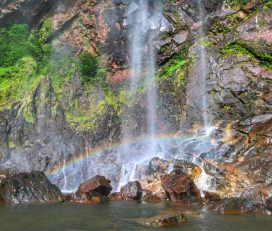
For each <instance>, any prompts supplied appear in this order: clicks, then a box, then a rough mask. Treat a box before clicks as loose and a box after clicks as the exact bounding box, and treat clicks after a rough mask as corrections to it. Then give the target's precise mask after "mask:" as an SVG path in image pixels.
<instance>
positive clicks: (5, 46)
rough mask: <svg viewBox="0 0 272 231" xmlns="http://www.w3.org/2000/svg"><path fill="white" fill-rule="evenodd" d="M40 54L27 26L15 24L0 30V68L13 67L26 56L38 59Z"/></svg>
mask: <svg viewBox="0 0 272 231" xmlns="http://www.w3.org/2000/svg"><path fill="white" fill-rule="evenodd" d="M39 53H40V49H39V45H38V43H37V40H36V39H35V38H34V36H33V35H31V34H30V32H29V31H28V27H27V25H25V24H13V25H11V26H9V27H7V28H0V66H1V67H8V66H13V65H15V64H16V62H17V61H18V60H19V59H21V58H23V57H26V56H34V57H36V56H37V55H38V54H39Z"/></svg>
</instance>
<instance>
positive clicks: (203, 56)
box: [197, 0, 210, 134]
mask: <svg viewBox="0 0 272 231" xmlns="http://www.w3.org/2000/svg"><path fill="white" fill-rule="evenodd" d="M197 6H198V10H199V18H200V29H199V39H198V43H199V46H200V49H199V56H200V58H199V69H200V70H201V71H200V73H201V76H199V77H200V83H201V89H200V90H201V95H202V102H201V103H202V113H203V114H202V118H203V125H204V127H205V132H206V134H209V133H210V118H209V115H208V107H209V105H208V98H207V78H208V62H207V52H206V47H205V44H204V35H205V30H204V29H205V17H206V11H205V6H204V3H203V1H202V0H198V2H197Z"/></svg>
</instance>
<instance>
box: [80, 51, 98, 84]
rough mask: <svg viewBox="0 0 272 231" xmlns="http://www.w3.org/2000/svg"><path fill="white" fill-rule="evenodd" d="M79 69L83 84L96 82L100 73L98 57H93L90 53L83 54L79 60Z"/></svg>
mask: <svg viewBox="0 0 272 231" xmlns="http://www.w3.org/2000/svg"><path fill="white" fill-rule="evenodd" d="M79 69H80V75H81V78H82V80H83V82H87V83H88V82H91V83H93V82H94V81H96V76H97V73H98V60H97V57H95V56H93V55H92V54H90V53H89V52H82V53H81V55H80V58H79Z"/></svg>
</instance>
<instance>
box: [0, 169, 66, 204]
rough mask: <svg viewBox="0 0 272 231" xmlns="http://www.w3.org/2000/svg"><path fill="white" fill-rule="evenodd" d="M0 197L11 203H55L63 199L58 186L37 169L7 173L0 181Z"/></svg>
mask: <svg viewBox="0 0 272 231" xmlns="http://www.w3.org/2000/svg"><path fill="white" fill-rule="evenodd" d="M0 197H1V198H2V199H3V200H4V201H5V202H6V203H11V204H17V203H55V202H60V201H62V199H63V196H62V194H61V191H60V190H59V188H58V187H57V186H55V185H53V184H52V183H51V182H50V181H49V180H48V179H47V177H46V176H45V174H44V173H42V172H38V171H32V172H31V173H18V174H14V175H7V176H6V177H5V178H4V179H2V180H1V182H0Z"/></svg>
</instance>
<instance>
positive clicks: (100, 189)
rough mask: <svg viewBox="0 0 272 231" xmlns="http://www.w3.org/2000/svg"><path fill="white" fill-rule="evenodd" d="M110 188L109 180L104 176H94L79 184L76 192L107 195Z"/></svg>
mask: <svg viewBox="0 0 272 231" xmlns="http://www.w3.org/2000/svg"><path fill="white" fill-rule="evenodd" d="M111 190H112V187H111V185H110V180H108V179H106V178H105V177H104V176H98V175H97V176H95V177H94V178H92V179H90V180H87V181H85V182H83V183H82V184H80V185H79V188H78V190H77V194H84V193H86V194H89V195H90V196H99V195H101V196H108V195H109V194H110V192H111Z"/></svg>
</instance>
